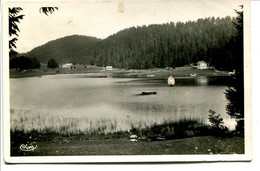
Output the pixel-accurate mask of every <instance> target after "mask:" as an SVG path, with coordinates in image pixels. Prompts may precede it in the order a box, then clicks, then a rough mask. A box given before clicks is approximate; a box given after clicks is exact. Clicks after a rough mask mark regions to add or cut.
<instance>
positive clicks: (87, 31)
mask: <svg viewBox="0 0 260 171" xmlns="http://www.w3.org/2000/svg"><path fill="white" fill-rule="evenodd" d="M249 13H250V1H249V0H167V1H163V0H142V1H133V0H132V1H131V0H100V1H46V2H43V1H40V2H37V1H4V2H2V15H3V41H2V42H3V43H2V44H3V59H2V60H3V123H4V139H3V140H4V157H5V161H6V162H7V163H38V162H39V163H44V162H46V163H50V162H162V161H166V162H175V161H181V162H188V161H241V160H242V161H248V160H251V158H252V156H251V155H252V154H251V153H252V147H251V146H252V144H251V139H252V135H251V132H252V131H251V72H250V70H251V64H250V62H251V57H250V32H249V26H250V14H249Z"/></svg>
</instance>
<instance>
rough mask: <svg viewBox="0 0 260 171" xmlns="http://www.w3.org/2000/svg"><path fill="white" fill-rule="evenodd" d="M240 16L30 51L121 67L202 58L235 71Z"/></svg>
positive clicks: (73, 39) (75, 39)
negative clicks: (236, 36) (233, 45)
mask: <svg viewBox="0 0 260 171" xmlns="http://www.w3.org/2000/svg"><path fill="white" fill-rule="evenodd" d="M234 20H235V18H231V17H225V18H214V17H211V18H205V19H198V20H197V21H188V22H185V23H184V22H177V23H174V22H171V23H165V24H154V25H149V26H138V27H131V28H127V29H124V30H122V31H119V32H118V33H116V34H113V35H111V36H109V37H107V38H106V39H103V40H101V39H97V38H94V37H88V36H82V35H73V36H67V37H64V38H60V39H57V40H54V41H50V42H48V43H46V44H45V45H42V46H39V47H36V48H34V49H33V50H32V51H30V52H28V53H27V54H26V55H28V56H30V57H32V58H36V59H38V60H39V61H40V62H43V63H47V61H48V60H49V59H50V58H53V59H55V60H56V61H58V63H66V62H72V63H81V64H91V65H97V66H106V65H112V66H113V67H118V68H135V69H140V68H162V67H167V66H169V67H177V66H183V65H185V64H189V63H195V62H197V61H200V60H204V61H206V62H208V63H209V64H210V65H211V66H214V67H216V68H217V69H222V70H232V69H233V68H234V66H233V63H232V61H233V60H234V54H233V53H232V52H233V50H232V48H233V47H232V43H231V38H232V36H234V35H236V34H237V30H236V29H235V28H234V25H233V22H234Z"/></svg>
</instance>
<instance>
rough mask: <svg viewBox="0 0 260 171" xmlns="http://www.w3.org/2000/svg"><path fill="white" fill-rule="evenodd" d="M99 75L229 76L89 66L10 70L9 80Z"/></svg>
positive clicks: (184, 69) (181, 69)
mask: <svg viewBox="0 0 260 171" xmlns="http://www.w3.org/2000/svg"><path fill="white" fill-rule="evenodd" d="M91 73H92V74H100V75H101V76H103V77H117V78H156V79H167V78H168V76H170V75H172V76H173V77H176V78H182V77H183V78H196V77H201V76H216V77H218V76H230V74H229V73H228V72H227V71H217V70H210V69H205V70H198V69H194V68H192V67H176V68H175V69H173V68H154V69H118V68H115V69H113V70H108V71H107V70H104V68H103V67H95V66H89V67H87V68H85V67H83V66H82V65H77V68H76V69H72V70H70V69H65V68H56V69H48V68H47V67H46V66H42V67H41V68H39V69H30V70H23V71H18V70H15V69H10V70H9V74H10V78H25V77H42V76H45V75H59V74H91Z"/></svg>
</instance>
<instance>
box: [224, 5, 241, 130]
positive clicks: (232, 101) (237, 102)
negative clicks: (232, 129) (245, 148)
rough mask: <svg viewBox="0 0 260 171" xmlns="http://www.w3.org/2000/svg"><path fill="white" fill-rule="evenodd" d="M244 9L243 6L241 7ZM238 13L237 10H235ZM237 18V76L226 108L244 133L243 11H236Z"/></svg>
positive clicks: (232, 84)
mask: <svg viewBox="0 0 260 171" xmlns="http://www.w3.org/2000/svg"><path fill="white" fill-rule="evenodd" d="M241 8H243V6H241ZM235 11H236V10H235ZM236 13H237V15H238V16H237V18H236V22H234V23H233V24H234V26H235V28H236V29H237V34H236V35H235V36H233V37H232V39H231V42H230V44H231V46H232V51H233V54H234V58H235V59H234V60H233V62H235V65H234V66H235V67H234V69H235V74H234V75H233V76H232V77H233V79H232V81H231V82H230V85H229V87H228V89H227V90H226V92H225V94H226V98H227V100H228V101H229V103H228V104H227V106H226V110H227V112H228V114H229V115H230V116H231V117H232V118H235V119H236V120H237V126H236V130H237V132H238V133H241V134H243V133H244V67H243V65H244V50H243V11H236Z"/></svg>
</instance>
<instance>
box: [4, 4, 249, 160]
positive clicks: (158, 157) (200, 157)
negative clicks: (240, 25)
mask: <svg viewBox="0 0 260 171" xmlns="http://www.w3.org/2000/svg"><path fill="white" fill-rule="evenodd" d="M245 2H247V3H245V5H244V18H245V24H244V25H245V39H244V41H245V57H248V58H246V59H247V60H246V61H245V64H244V65H245V83H247V84H245V111H246V112H245V113H246V114H247V116H245V126H246V128H245V129H246V131H245V132H246V134H245V154H242V155H149V156H148V155H145V156H144V155H138V156H116V155H115V156H114V155H113V156H69V157H68V156H59V157H10V138H9V137H10V129H9V128H10V122H3V123H4V134H5V137H4V159H5V161H6V162H8V163H64V162H67V163H106V162H117V163H118V162H188V161H189V162H197V161H249V160H251V159H252V142H251V138H252V134H251V132H252V131H251V60H250V20H249V19H250V4H249V3H248V2H249V1H248V0H245ZM9 3H10V2H9ZM45 3H47V2H45ZM53 3H57V2H52V5H53ZM59 3H60V2H59ZM2 4H4V5H5V6H4V7H2V10H3V11H2V12H3V14H7V13H8V11H7V8H6V7H7V6H6V4H5V2H3V3H2ZM7 23H8V15H4V16H3V25H7ZM6 29H7V28H3V32H4V33H7V30H6ZM2 38H3V42H7V41H8V34H3V36H2ZM6 56H8V44H7V43H6V44H4V43H3V61H2V62H3V65H2V66H3V93H4V94H3V97H4V98H3V101H2V102H3V114H4V115H3V118H2V119H3V120H2V121H8V120H10V116H9V106H10V104H9V70H8V65H9V64H8V63H9V60H8V58H6Z"/></svg>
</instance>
